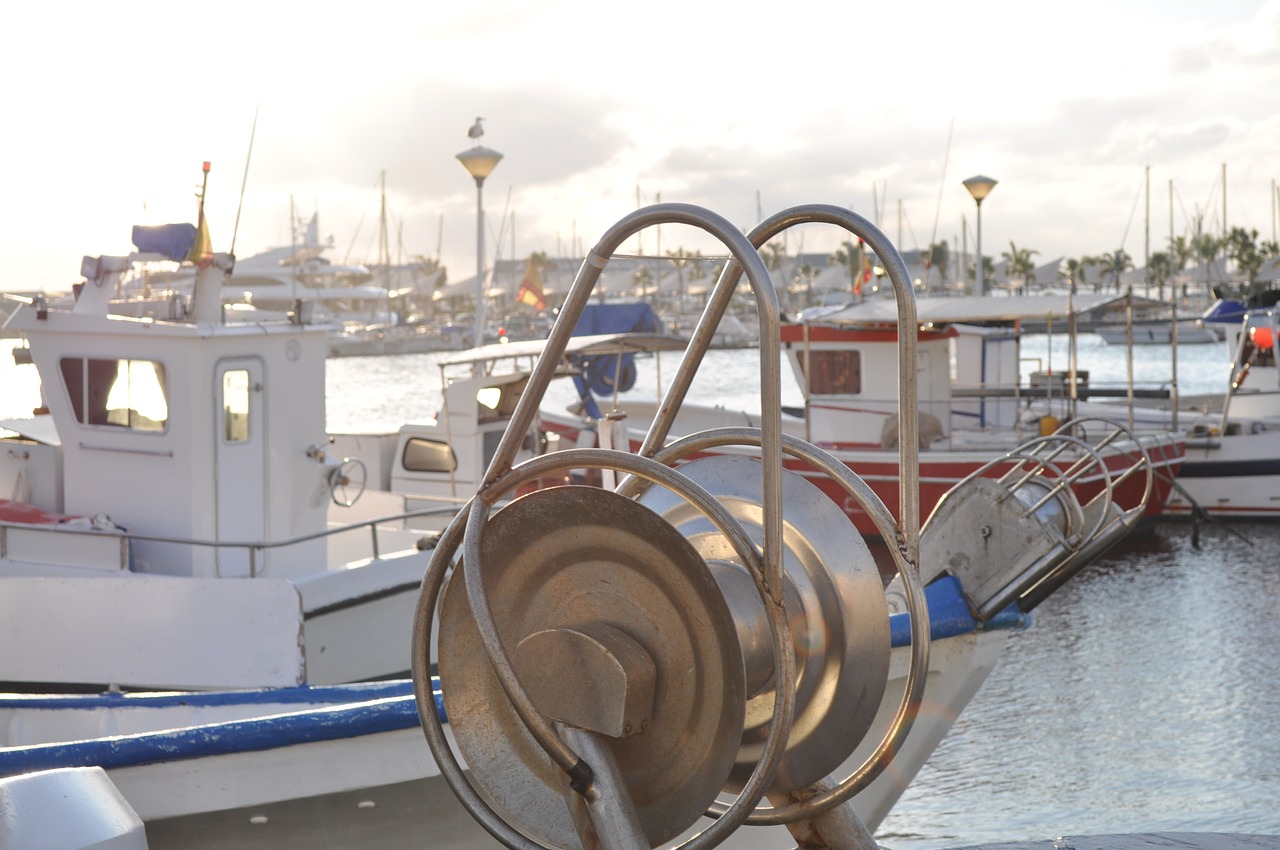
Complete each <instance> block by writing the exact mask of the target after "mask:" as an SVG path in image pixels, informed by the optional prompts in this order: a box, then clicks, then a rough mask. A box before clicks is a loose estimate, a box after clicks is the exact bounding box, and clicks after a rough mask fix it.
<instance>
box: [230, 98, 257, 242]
mask: <svg viewBox="0 0 1280 850" xmlns="http://www.w3.org/2000/svg"><path fill="white" fill-rule="evenodd" d="M261 108H262V104H258V106H256V107H254V109H253V127H252V128H251V129H250V130H249V150H248V151H247V152H246V153H245V155H244V177H242V178H241V180H240V202H239V203H237V204H236V226H235V227H234V228H232V229H231V256H233V257H234V256H235V255H236V235H237V234H239V232H240V211H241V210H242V209H244V187H245V186H247V185H248V184H249V160H250V159H251V158H252V157H253V137H254V136H255V135H257V133H258V110H259V109H261Z"/></svg>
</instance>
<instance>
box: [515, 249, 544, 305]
mask: <svg viewBox="0 0 1280 850" xmlns="http://www.w3.org/2000/svg"><path fill="white" fill-rule="evenodd" d="M516 300H517V301H519V302H520V303H522V304H528V305H529V306H530V307H532V308H533V309H535V310H538V311H539V312H541V311H542V310H545V309H547V302H546V300H545V299H544V298H543V297H542V275H541V274H540V273H539V272H538V263H537V261H535V260H534V258H533V257H530V258H529V264H528V265H527V266H525V270H524V279H523V280H521V281H520V291H519V292H517V293H516Z"/></svg>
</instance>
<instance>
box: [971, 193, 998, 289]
mask: <svg viewBox="0 0 1280 850" xmlns="http://www.w3.org/2000/svg"><path fill="white" fill-rule="evenodd" d="M964 187H965V188H966V189H968V190H969V194H970V195H973V200H974V201H975V202H976V203H977V204H978V237H977V243H978V265H977V275H976V280H977V283H978V292H979V293H981V294H982V295H986V294H987V278H986V276H985V275H984V274H983V271H982V199H983V198H985V197H986V196H987V195H989V194H991V190H992V189H994V188H995V187H996V181H994V180H992V179H991V178H990V177H983V176H982V175H981V174H979V175H978V176H977V177H970V178H969V179H968V180H966V181H964Z"/></svg>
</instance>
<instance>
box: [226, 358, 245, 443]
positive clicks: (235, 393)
mask: <svg viewBox="0 0 1280 850" xmlns="http://www.w3.org/2000/svg"><path fill="white" fill-rule="evenodd" d="M222 438H223V439H224V440H226V441H227V442H228V443H246V442H248V441H249V371H248V370H247V369H228V370H227V371H226V372H223V373H222Z"/></svg>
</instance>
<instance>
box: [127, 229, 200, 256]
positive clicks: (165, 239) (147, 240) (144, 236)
mask: <svg viewBox="0 0 1280 850" xmlns="http://www.w3.org/2000/svg"><path fill="white" fill-rule="evenodd" d="M133 244H134V245H135V246H136V247H137V249H138V250H139V251H142V252H143V253H146V254H163V255H164V256H166V257H168V258H169V259H170V260H173V261H174V262H177V263H180V262H182V261H183V260H185V259H186V258H187V257H189V256H191V249H192V248H193V247H195V244H196V226H195V225H194V224H156V225H142V224H136V225H134V227H133Z"/></svg>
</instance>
